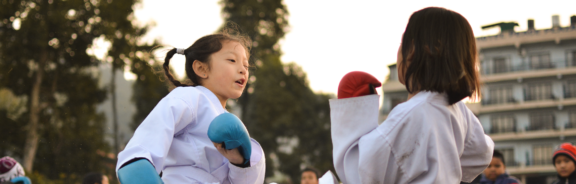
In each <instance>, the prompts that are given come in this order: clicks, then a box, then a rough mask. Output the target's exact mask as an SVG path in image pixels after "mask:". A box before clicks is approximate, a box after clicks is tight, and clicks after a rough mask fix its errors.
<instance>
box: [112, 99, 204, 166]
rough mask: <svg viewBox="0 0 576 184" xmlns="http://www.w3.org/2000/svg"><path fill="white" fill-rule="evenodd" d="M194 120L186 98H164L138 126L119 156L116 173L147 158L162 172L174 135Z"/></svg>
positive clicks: (193, 114)
mask: <svg viewBox="0 0 576 184" xmlns="http://www.w3.org/2000/svg"><path fill="white" fill-rule="evenodd" d="M194 119H195V111H193V110H192V109H191V108H190V106H189V105H188V104H186V103H185V102H184V101H183V100H182V99H179V98H170V97H165V98H163V99H162V100H160V102H158V104H157V105H156V107H154V109H153V110H152V111H151V112H150V114H148V116H147V117H146V119H144V121H143V122H142V123H141V124H140V126H138V128H137V129H136V131H135V132H134V135H133V136H132V138H131V139H130V141H129V142H128V145H126V148H124V150H123V151H122V152H120V154H118V163H117V165H116V171H118V169H120V167H121V166H122V165H123V164H124V163H126V162H128V161H130V160H132V159H134V158H145V159H147V160H148V161H150V162H151V163H152V165H154V167H155V168H156V171H157V172H158V173H160V171H161V170H162V169H163V168H164V158H166V155H167V154H168V150H169V149H170V146H171V145H172V139H173V137H174V134H175V133H176V131H178V130H181V129H183V128H184V127H186V126H187V125H188V124H190V123H192V122H193V120H194Z"/></svg>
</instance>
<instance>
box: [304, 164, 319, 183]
mask: <svg viewBox="0 0 576 184" xmlns="http://www.w3.org/2000/svg"><path fill="white" fill-rule="evenodd" d="M319 175H320V173H319V172H318V170H316V169H314V168H310V167H307V168H305V169H304V170H303V171H302V174H301V176H300V184H318V178H320V176H319Z"/></svg>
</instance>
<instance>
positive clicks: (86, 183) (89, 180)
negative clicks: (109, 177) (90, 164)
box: [82, 172, 104, 184]
mask: <svg viewBox="0 0 576 184" xmlns="http://www.w3.org/2000/svg"><path fill="white" fill-rule="evenodd" d="M102 178H104V175H103V174H101V173H97V172H92V173H88V174H86V176H84V179H83V180H82V184H95V183H98V184H102Z"/></svg>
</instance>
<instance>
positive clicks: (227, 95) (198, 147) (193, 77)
mask: <svg viewBox="0 0 576 184" xmlns="http://www.w3.org/2000/svg"><path fill="white" fill-rule="evenodd" d="M250 43H251V42H250V41H249V40H248V39H247V38H244V37H242V36H235V35H231V34H228V33H219V34H212V35H207V36H204V37H202V38H200V39H198V40H197V41H196V42H194V44H192V46H190V47H188V48H187V49H177V48H174V49H171V50H170V51H168V53H167V54H166V59H165V62H164V65H163V67H164V72H165V73H166V76H167V78H168V80H170V81H171V82H172V83H173V84H174V85H175V86H176V88H175V89H174V90H172V91H171V92H170V93H169V94H168V95H167V96H166V97H164V98H163V99H162V100H161V101H160V102H159V103H158V104H157V105H156V107H155V108H154V109H153V110H152V111H151V112H150V114H149V115H148V116H147V117H146V119H145V120H144V121H143V122H142V124H140V126H139V127H138V128H137V129H136V131H135V133H134V136H133V137H132V138H131V139H130V141H129V142H128V145H126V148H125V149H124V150H123V151H122V152H120V153H119V155H118V163H117V166H116V171H117V174H118V178H119V180H120V182H121V183H231V184H245V183H249V184H252V183H263V182H264V172H265V170H266V169H265V166H266V164H265V157H264V152H263V151H262V148H261V146H260V145H259V144H258V142H256V140H254V139H251V138H250V137H249V134H248V132H247V130H246V128H245V127H244V125H243V124H242V122H241V121H240V120H239V119H238V118H237V117H236V116H234V115H232V114H230V113H228V112H227V111H226V109H225V106H226V101H227V100H228V99H236V98H238V97H240V95H242V92H243V91H244V88H245V86H246V82H247V79H248V75H249V74H248V67H249V63H248V59H249V57H250V54H249V48H250ZM174 54H182V55H184V56H185V57H186V64H185V69H186V75H187V77H188V79H190V81H192V84H190V85H188V84H184V83H181V82H179V81H178V80H176V79H174V77H173V76H172V74H171V73H170V71H169V63H170V59H171V58H172V56H174ZM161 172H162V177H161V178H160V176H159V173H161Z"/></svg>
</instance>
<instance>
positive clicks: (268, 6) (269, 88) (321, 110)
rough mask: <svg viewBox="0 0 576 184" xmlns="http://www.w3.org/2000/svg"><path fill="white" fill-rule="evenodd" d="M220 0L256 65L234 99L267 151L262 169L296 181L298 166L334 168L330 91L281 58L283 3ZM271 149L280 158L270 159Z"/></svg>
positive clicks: (285, 22) (284, 25)
mask: <svg viewBox="0 0 576 184" xmlns="http://www.w3.org/2000/svg"><path fill="white" fill-rule="evenodd" d="M221 4H222V5H223V10H222V11H223V16H224V17H225V19H226V21H232V22H235V23H237V24H238V25H239V27H240V28H241V31H244V32H243V33H244V34H246V35H248V36H249V37H250V38H251V39H252V40H253V48H252V50H251V53H252V58H251V60H252V61H253V63H255V68H256V69H255V70H254V71H252V72H251V74H250V75H251V76H250V81H254V82H251V83H250V84H249V85H248V86H247V91H246V92H244V94H243V95H242V97H240V99H239V100H238V102H239V103H240V106H241V109H242V119H243V122H244V123H245V124H246V126H247V128H248V129H249V131H250V135H251V136H253V137H254V138H255V139H257V140H258V141H259V142H260V144H261V145H262V147H263V149H264V152H265V153H266V156H267V158H266V160H267V166H266V169H267V170H266V175H267V176H271V175H273V173H274V171H275V170H276V171H280V172H282V173H284V174H288V175H289V176H290V178H291V180H292V182H297V181H299V177H300V170H301V166H313V167H316V168H318V169H319V170H321V171H322V172H325V171H327V170H329V169H331V170H333V167H332V144H331V139H330V115H329V113H330V109H329V105H328V99H329V98H330V96H329V95H326V94H314V92H312V90H311V89H310V87H309V86H308V82H307V80H306V75H305V73H304V72H303V71H302V69H301V68H300V67H298V66H296V65H295V64H293V63H292V64H282V62H281V61H280V56H281V52H280V47H279V45H278V41H279V40H280V39H281V38H282V37H284V35H285V30H286V29H287V28H288V20H287V17H288V11H287V9H286V6H285V5H284V4H283V3H282V1H281V0H270V1H264V0H222V1H221ZM224 28H226V27H224ZM294 142H296V143H295V145H294ZM272 154H273V155H276V157H275V158H277V160H278V162H279V163H274V160H275V159H271V157H270V155H272ZM275 166H277V167H275ZM275 182H279V181H275Z"/></svg>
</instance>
